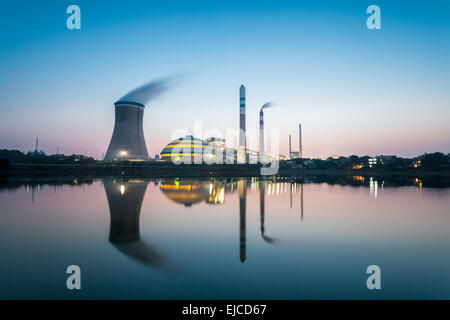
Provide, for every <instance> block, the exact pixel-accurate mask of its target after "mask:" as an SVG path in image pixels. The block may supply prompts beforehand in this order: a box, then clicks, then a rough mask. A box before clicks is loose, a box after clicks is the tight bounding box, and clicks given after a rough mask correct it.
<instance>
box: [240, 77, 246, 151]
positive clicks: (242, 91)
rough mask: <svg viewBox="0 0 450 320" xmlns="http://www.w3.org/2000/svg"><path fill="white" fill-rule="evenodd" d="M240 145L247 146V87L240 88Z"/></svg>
mask: <svg viewBox="0 0 450 320" xmlns="http://www.w3.org/2000/svg"><path fill="white" fill-rule="evenodd" d="M239 146H243V147H245V146H246V141H245V87H244V86H243V85H241V87H240V88H239Z"/></svg>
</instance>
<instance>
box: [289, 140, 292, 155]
mask: <svg viewBox="0 0 450 320" xmlns="http://www.w3.org/2000/svg"><path fill="white" fill-rule="evenodd" d="M291 154H292V144H291V135H289V159H291Z"/></svg>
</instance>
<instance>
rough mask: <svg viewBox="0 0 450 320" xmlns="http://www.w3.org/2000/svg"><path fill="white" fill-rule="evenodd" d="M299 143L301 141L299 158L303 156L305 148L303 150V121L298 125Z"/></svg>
mask: <svg viewBox="0 0 450 320" xmlns="http://www.w3.org/2000/svg"><path fill="white" fill-rule="evenodd" d="M298 143H299V148H298V157H299V158H303V150H302V124H301V123H300V124H299V125H298Z"/></svg>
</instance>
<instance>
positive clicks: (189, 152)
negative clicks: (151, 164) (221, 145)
mask: <svg viewBox="0 0 450 320" xmlns="http://www.w3.org/2000/svg"><path fill="white" fill-rule="evenodd" d="M211 157H213V148H211V147H210V146H209V144H208V142H206V141H203V140H201V139H198V138H194V137H193V136H191V135H188V136H186V137H184V138H178V139H176V140H173V141H171V142H170V143H169V144H168V145H166V146H165V147H164V149H163V150H162V151H161V158H162V159H163V160H165V161H169V162H174V163H202V162H203V161H205V160H209V159H210V158H211Z"/></svg>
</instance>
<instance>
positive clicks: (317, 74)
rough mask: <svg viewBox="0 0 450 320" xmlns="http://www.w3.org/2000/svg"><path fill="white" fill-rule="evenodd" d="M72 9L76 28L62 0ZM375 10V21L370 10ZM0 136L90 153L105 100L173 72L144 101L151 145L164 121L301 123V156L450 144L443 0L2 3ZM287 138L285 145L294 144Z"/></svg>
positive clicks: (110, 119) (18, 143)
mask: <svg viewBox="0 0 450 320" xmlns="http://www.w3.org/2000/svg"><path fill="white" fill-rule="evenodd" d="M70 4H77V5H78V6H79V7H80V8H81V20H82V22H81V24H82V28H81V30H68V29H67V28H66V18H67V16H68V15H67V14H66V8H67V6H68V5H70ZM370 4H377V5H379V6H380V8H381V24H382V29H381V30H368V29H367V28H366V19H367V17H368V14H366V12H365V11H366V8H367V7H368V6H369V5H370ZM0 12H1V13H0V18H1V19H0V70H1V72H0V90H1V91H0V92H1V94H2V102H1V103H0V148H16V149H19V150H29V149H33V145H34V139H35V137H36V136H39V139H40V144H41V147H42V148H43V149H45V150H46V151H47V152H49V153H53V152H55V151H56V147H59V148H60V149H61V150H62V151H63V152H64V153H75V152H76V153H83V152H84V151H85V150H86V151H87V153H88V154H91V155H94V156H96V157H100V156H101V154H102V153H104V152H105V151H106V148H107V146H108V143H109V139H110V137H111V134H112V129H113V124H114V108H113V103H114V101H116V100H117V99H118V98H120V97H121V96H123V95H124V94H125V93H126V92H127V91H129V90H132V89H134V88H135V87H137V86H139V85H141V84H143V83H146V82H148V81H151V80H153V79H156V78H160V77H166V76H173V75H182V76H181V78H180V80H179V81H177V84H176V85H175V86H174V87H172V88H171V89H170V90H168V91H167V92H166V93H164V94H163V95H161V96H160V97H159V98H158V99H156V100H155V101H152V102H151V103H149V104H148V105H147V107H146V110H145V117H144V132H145V138H146V141H147V146H148V149H149V153H150V154H151V155H153V154H154V153H159V152H160V151H161V149H162V148H163V147H164V145H165V144H166V143H167V142H169V141H170V138H171V135H172V133H173V131H174V130H176V129H179V128H186V129H188V130H192V129H193V124H194V121H199V120H201V121H202V123H203V127H204V128H205V129H210V128H217V129H219V130H225V129H230V128H237V126H238V105H239V100H238V99H239V96H238V94H239V86H240V85H241V84H244V85H245V86H246V87H247V127H248V128H249V129H256V128H257V125H258V118H257V117H258V111H259V108H260V106H261V105H262V104H263V103H265V102H267V101H275V102H276V103H277V107H276V108H272V109H268V110H267V112H266V121H265V122H266V128H267V129H268V130H270V129H279V130H280V138H281V150H280V152H281V153H283V154H286V153H287V141H288V135H289V134H293V141H297V126H298V123H299V122H301V123H302V126H303V141H304V154H305V156H310V157H319V156H325V155H329V154H341V155H349V154H359V155H365V154H368V155H375V154H398V155H404V156H413V155H416V154H420V153H424V152H433V151H443V152H450V126H449V125H448V119H449V118H450V103H449V101H450V90H449V88H450V78H449V75H450V62H449V58H448V57H449V56H450V19H449V14H450V13H449V12H450V1H300V0H298V1H92V0H91V1H70V2H69V1H9V2H3V3H2V7H1V10H0ZM296 148H297V146H296V145H294V149H296Z"/></svg>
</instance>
